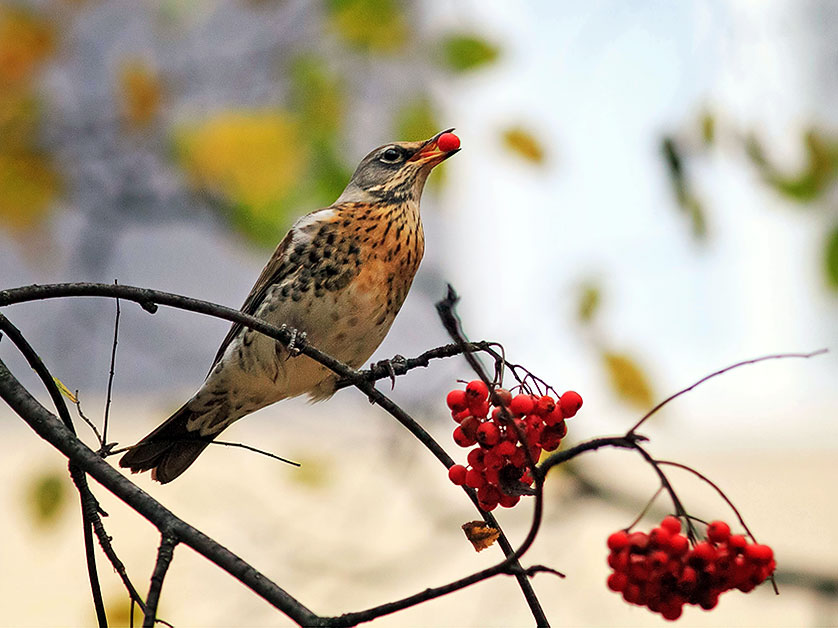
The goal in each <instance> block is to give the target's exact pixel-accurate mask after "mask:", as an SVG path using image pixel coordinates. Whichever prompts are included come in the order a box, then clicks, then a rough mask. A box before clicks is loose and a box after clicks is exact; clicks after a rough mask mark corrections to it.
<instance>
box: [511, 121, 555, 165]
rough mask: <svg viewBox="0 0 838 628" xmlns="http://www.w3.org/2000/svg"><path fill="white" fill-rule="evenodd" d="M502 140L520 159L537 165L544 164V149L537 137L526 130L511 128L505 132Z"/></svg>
mask: <svg viewBox="0 0 838 628" xmlns="http://www.w3.org/2000/svg"><path fill="white" fill-rule="evenodd" d="M502 139H503V144H504V146H506V148H507V149H509V150H510V151H512V152H513V153H515V154H516V155H518V156H519V157H523V158H524V159H526V160H527V161H531V162H532V163H536V164H540V163H543V162H544V159H545V154H544V148H543V147H542V146H541V143H540V142H539V141H538V140H537V139H536V138H535V135H533V134H532V133H530V132H529V131H527V130H526V129H524V128H522V127H517V126H516V127H510V128H508V129H506V130H505V131H504V132H503V135H502Z"/></svg>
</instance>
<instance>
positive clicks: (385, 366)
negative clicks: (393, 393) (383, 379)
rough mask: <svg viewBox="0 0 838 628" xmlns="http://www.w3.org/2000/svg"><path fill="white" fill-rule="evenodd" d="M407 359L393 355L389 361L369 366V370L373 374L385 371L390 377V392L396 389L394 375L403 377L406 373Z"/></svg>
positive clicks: (381, 361)
mask: <svg viewBox="0 0 838 628" xmlns="http://www.w3.org/2000/svg"><path fill="white" fill-rule="evenodd" d="M406 367H407V358H405V357H404V356H403V355H398V354H396V355H394V356H393V357H392V358H390V359H389V360H380V361H378V362H376V363H375V364H371V365H370V370H371V371H372V372H374V373H376V372H379V371H381V370H384V371H386V373H387V375H388V376H389V377H390V390H393V389H394V388H395V387H396V375H404V374H405V373H407V368H406Z"/></svg>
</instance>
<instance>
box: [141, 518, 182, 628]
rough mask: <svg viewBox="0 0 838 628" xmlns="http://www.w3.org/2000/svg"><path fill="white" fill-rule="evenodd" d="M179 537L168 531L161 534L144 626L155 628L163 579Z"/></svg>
mask: <svg viewBox="0 0 838 628" xmlns="http://www.w3.org/2000/svg"><path fill="white" fill-rule="evenodd" d="M176 545H177V539H176V538H175V537H174V536H172V535H171V534H169V533H167V532H161V534H160V547H159V548H158V550H157V561H156V562H155V563H154V571H153V572H152V574H151V584H150V585H149V588H148V595H147V596H146V609H145V618H144V619H143V628H154V622H155V621H156V620H157V603H158V602H159V601H160V592H161V591H162V589H163V579H164V578H165V577H166V572H167V571H168V570H169V565H170V564H171V562H172V558H173V557H174V552H175V546H176Z"/></svg>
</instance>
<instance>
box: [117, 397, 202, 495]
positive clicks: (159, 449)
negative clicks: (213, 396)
mask: <svg viewBox="0 0 838 628" xmlns="http://www.w3.org/2000/svg"><path fill="white" fill-rule="evenodd" d="M187 405H188V404H185V405H184V406H182V407H181V408H180V410H178V411H177V412H175V413H174V414H173V415H172V416H170V417H169V418H168V419H166V421H164V422H163V423H162V424H161V425H160V426H159V427H158V428H157V429H155V430H154V431H153V432H151V433H150V434H149V435H148V436H146V437H145V438H144V439H142V440H141V441H140V442H139V443H137V444H136V445H134V446H133V447H131V449H130V450H129V451H128V452H127V453H126V454H125V455H124V456H122V458H120V460H119V466H120V467H127V468H128V469H131V471H132V472H134V473H139V472H140V471H148V470H151V477H152V478H153V479H155V480H157V481H158V482H160V483H161V484H166V483H167V482H171V481H172V480H174V479H175V478H176V477H178V476H179V475H180V474H181V473H183V472H184V471H186V469H188V468H189V465H191V464H192V463H193V462H195V459H196V458H197V457H198V456H199V455H200V454H201V452H202V451H204V449H206V447H207V445H209V444H210V442H211V441H212V438H211V437H206V436H201V435H200V430H198V431H189V430H188V429H187V427H186V426H187V422H188V421H189V420H190V419H191V418H193V417H194V416H196V414H198V413H196V412H193V411H192V410H189V409H188V408H187Z"/></svg>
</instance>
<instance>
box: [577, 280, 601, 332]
mask: <svg viewBox="0 0 838 628" xmlns="http://www.w3.org/2000/svg"><path fill="white" fill-rule="evenodd" d="M601 302H602V293H601V292H600V289H599V285H598V284H597V283H595V282H593V281H587V282H585V283H584V284H582V287H581V289H580V291H579V298H578V301H577V303H578V305H577V316H578V318H579V322H580V323H583V324H587V323H590V322H592V321H593V320H594V317H595V316H596V313H597V311H598V310H599V306H600V303H601Z"/></svg>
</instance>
